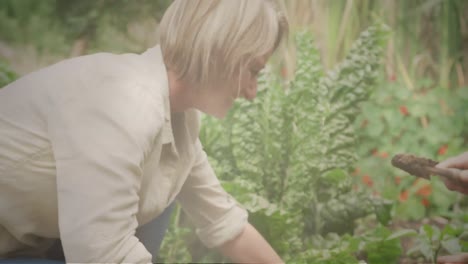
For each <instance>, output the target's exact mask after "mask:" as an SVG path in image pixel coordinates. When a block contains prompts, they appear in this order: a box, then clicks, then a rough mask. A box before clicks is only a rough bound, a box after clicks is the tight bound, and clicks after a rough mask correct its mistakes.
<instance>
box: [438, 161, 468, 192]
mask: <svg viewBox="0 0 468 264" xmlns="http://www.w3.org/2000/svg"><path fill="white" fill-rule="evenodd" d="M436 167H438V168H444V169H458V170H461V171H460V172H461V173H460V179H459V180H460V182H454V181H451V180H449V179H447V178H445V177H442V180H443V181H444V183H445V186H447V188H448V189H449V190H452V191H457V192H460V193H463V194H466V195H468V152H465V153H463V154H460V155H458V156H455V157H451V158H448V159H447V160H445V161H442V162H440V163H439V164H437V166H436Z"/></svg>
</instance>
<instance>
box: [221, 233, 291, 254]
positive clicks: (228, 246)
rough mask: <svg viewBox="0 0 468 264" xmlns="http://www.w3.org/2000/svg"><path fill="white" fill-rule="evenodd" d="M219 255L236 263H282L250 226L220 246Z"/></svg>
mask: <svg viewBox="0 0 468 264" xmlns="http://www.w3.org/2000/svg"><path fill="white" fill-rule="evenodd" d="M220 250H221V253H223V255H225V256H226V257H228V258H230V259H231V260H232V261H234V262H236V263H284V262H283V261H282V260H281V258H280V257H279V256H278V254H276V252H275V251H274V250H273V248H272V247H271V246H270V245H269V244H268V242H267V241H266V240H265V239H264V238H263V237H262V235H260V233H258V231H257V230H256V229H255V227H253V226H252V225H251V224H247V225H246V226H245V228H244V231H242V233H240V234H239V235H238V236H237V237H236V238H234V239H232V240H230V241H228V242H226V243H224V244H223V245H222V246H220Z"/></svg>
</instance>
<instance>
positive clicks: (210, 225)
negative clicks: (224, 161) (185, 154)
mask: <svg viewBox="0 0 468 264" xmlns="http://www.w3.org/2000/svg"><path fill="white" fill-rule="evenodd" d="M196 151H197V153H198V154H197V158H196V162H195V164H194V166H193V168H192V170H191V173H190V175H189V176H188V178H187V180H186V181H185V183H184V185H183V187H182V189H181V192H180V193H179V195H178V201H179V202H180V203H181V205H182V208H183V210H184V211H185V212H186V213H187V215H188V216H189V218H190V219H191V220H192V221H193V222H194V224H195V226H196V232H197V235H198V237H199V238H200V240H201V241H202V242H203V244H205V246H207V247H209V248H213V247H218V246H221V245H222V244H224V243H225V242H227V241H229V240H231V239H233V238H235V237H236V236H237V235H239V234H240V233H241V232H242V231H243V229H244V227H245V225H246V224H247V217H248V215H247V211H246V210H245V209H244V208H242V207H241V206H240V205H239V204H238V203H237V202H236V200H235V199H233V198H232V197H231V196H230V195H229V194H227V193H226V191H225V190H224V189H223V187H222V186H221V184H220V183H219V180H218V179H217V177H216V175H215V173H214V171H213V169H212V167H211V165H210V164H209V162H208V158H207V155H206V153H205V151H203V149H202V146H201V143H200V141H199V140H197V142H196Z"/></svg>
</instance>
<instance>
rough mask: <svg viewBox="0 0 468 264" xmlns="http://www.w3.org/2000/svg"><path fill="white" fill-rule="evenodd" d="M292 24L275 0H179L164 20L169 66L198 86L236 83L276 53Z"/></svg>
mask: <svg viewBox="0 0 468 264" xmlns="http://www.w3.org/2000/svg"><path fill="white" fill-rule="evenodd" d="M287 31H288V22H287V19H286V17H285V15H284V14H283V13H282V12H280V11H279V10H278V8H277V5H276V4H275V3H274V2H273V1H272V0H175V1H174V2H173V3H172V4H171V5H170V7H169V8H168V9H167V11H166V12H165V14H164V16H163V18H162V20H161V23H160V36H159V37H160V45H161V50H162V53H163V57H164V61H165V64H166V65H167V66H168V67H169V68H170V69H171V70H172V71H174V72H175V73H176V74H178V77H179V79H182V80H184V81H187V82H189V83H191V85H195V86H197V87H200V86H201V87H203V86H208V85H214V84H217V83H220V82H224V83H226V81H231V82H232V81H234V80H235V78H236V76H237V75H236V73H238V72H239V70H240V67H242V66H245V65H247V64H248V63H250V61H251V60H253V59H255V58H259V57H261V56H264V55H266V54H268V53H271V52H273V51H274V50H275V49H276V48H277V47H278V45H279V43H280V42H281V40H282V39H283V38H284V36H285V35H287Z"/></svg>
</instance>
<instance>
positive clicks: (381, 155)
mask: <svg viewBox="0 0 468 264" xmlns="http://www.w3.org/2000/svg"><path fill="white" fill-rule="evenodd" d="M380 157H381V158H382V159H386V158H388V153H387V152H385V151H384V152H381V153H380Z"/></svg>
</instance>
